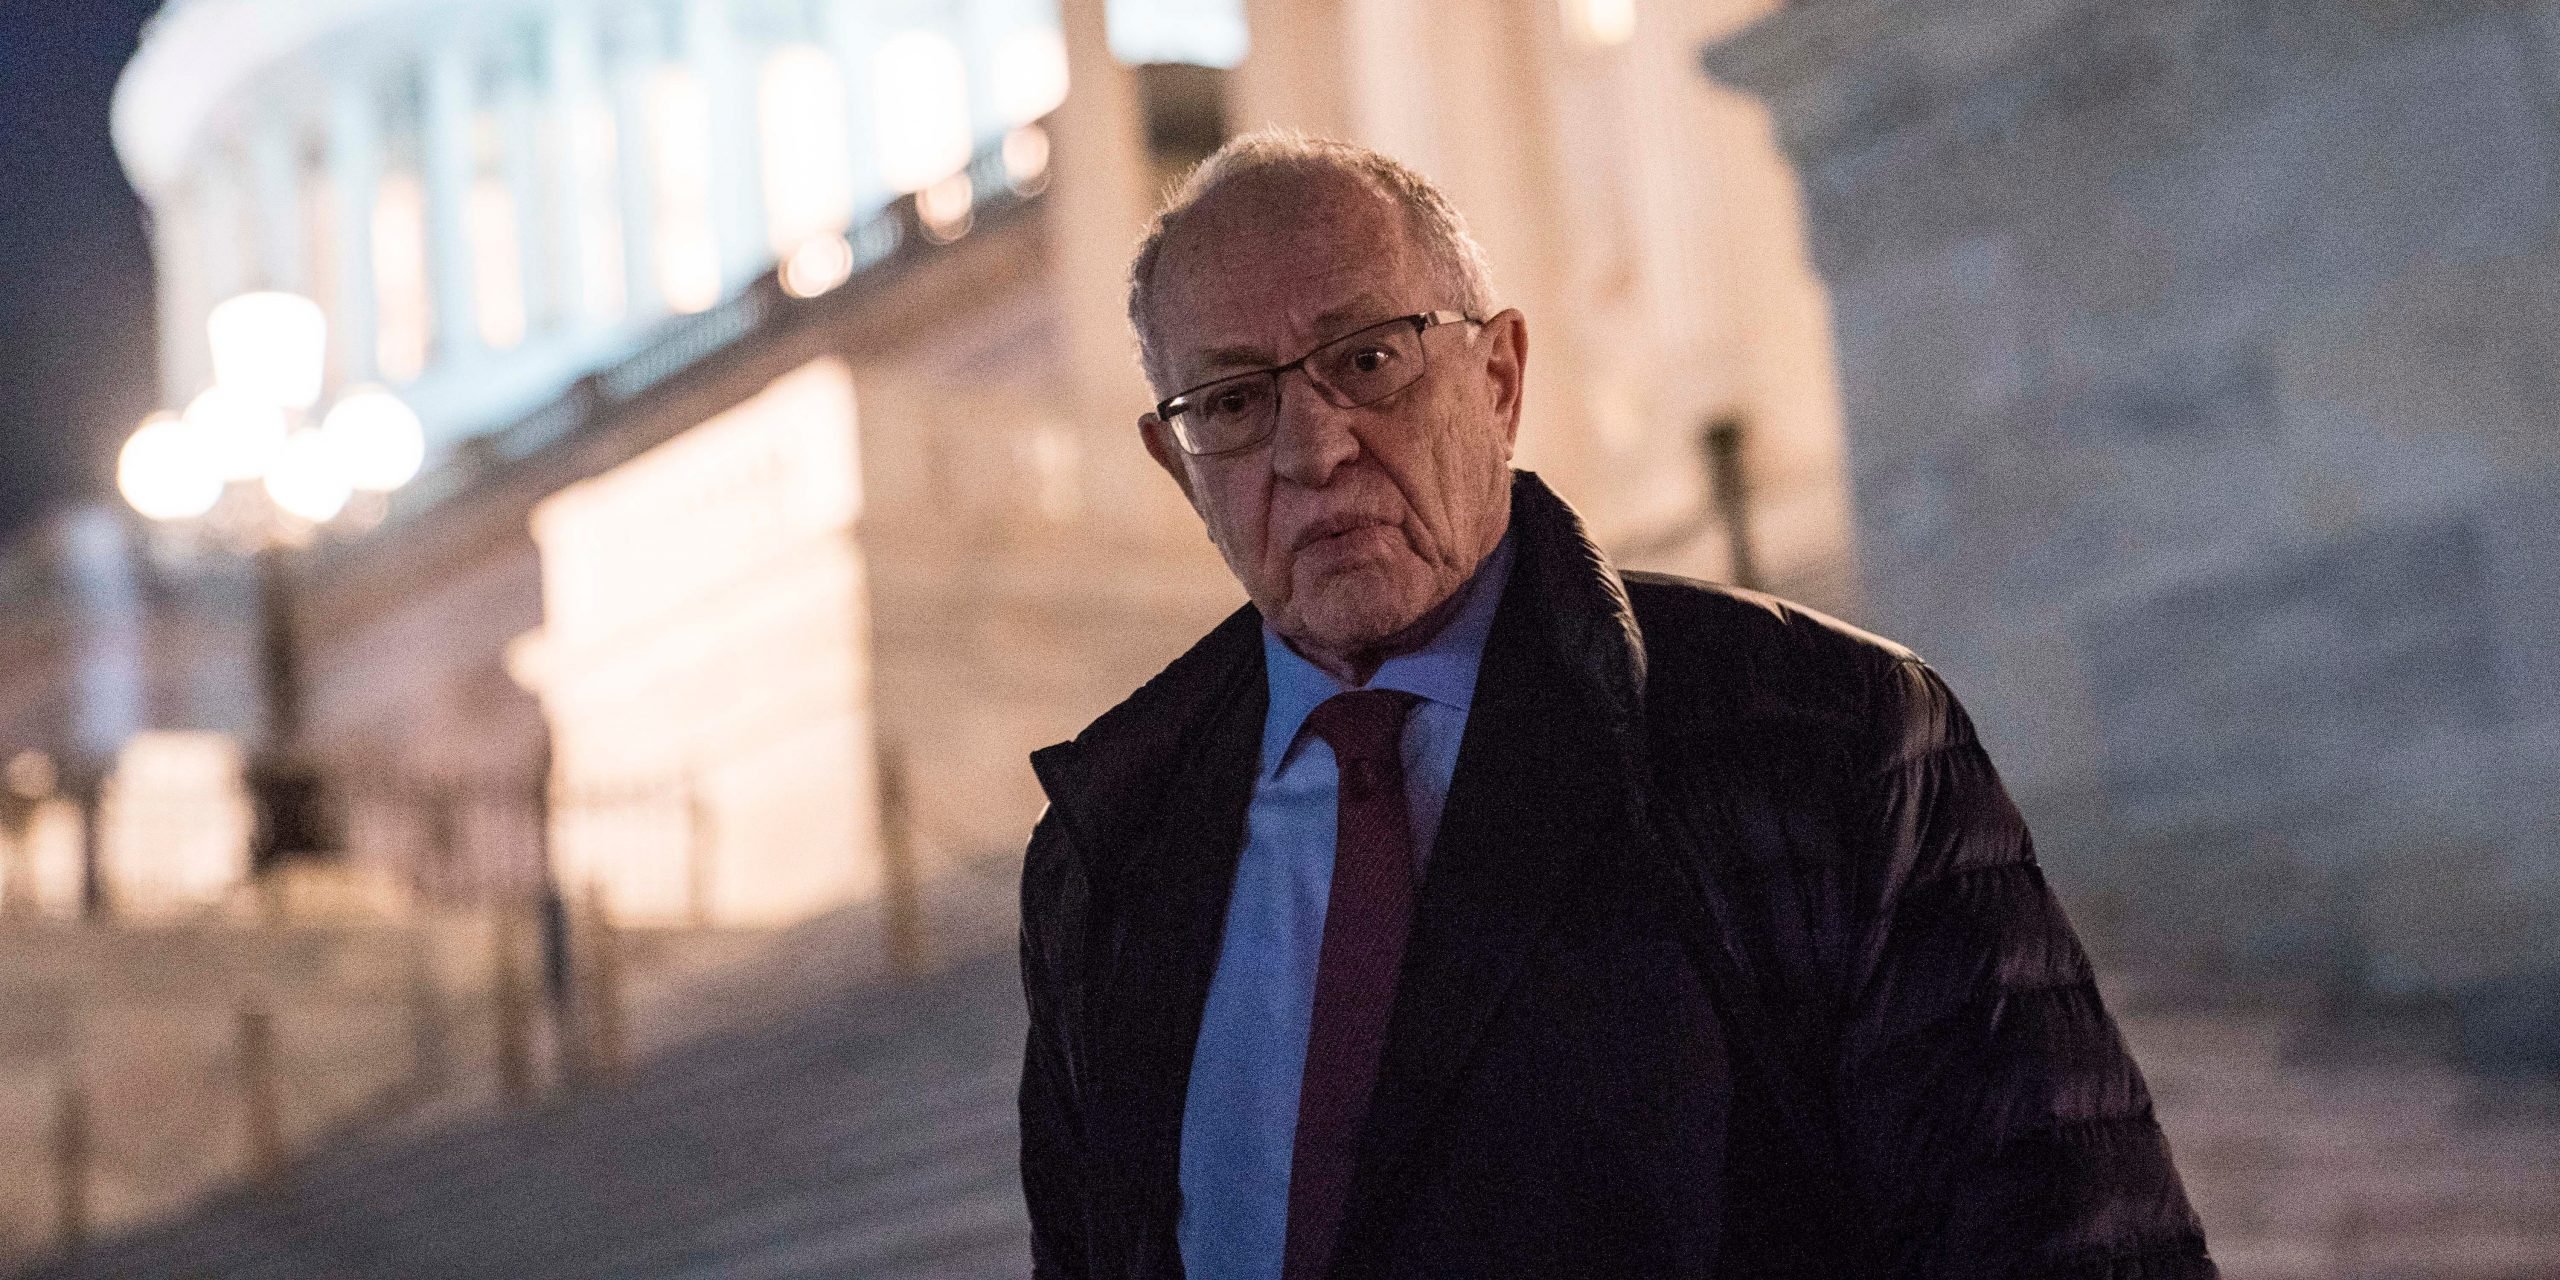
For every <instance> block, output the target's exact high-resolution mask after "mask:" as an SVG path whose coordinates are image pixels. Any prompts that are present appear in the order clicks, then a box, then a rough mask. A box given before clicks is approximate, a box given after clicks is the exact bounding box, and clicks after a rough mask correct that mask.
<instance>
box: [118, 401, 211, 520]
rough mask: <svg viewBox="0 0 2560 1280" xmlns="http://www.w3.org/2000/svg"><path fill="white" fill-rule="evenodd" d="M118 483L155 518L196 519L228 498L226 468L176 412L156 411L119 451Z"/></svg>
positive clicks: (141, 509) (128, 497)
mask: <svg viewBox="0 0 2560 1280" xmlns="http://www.w3.org/2000/svg"><path fill="white" fill-rule="evenodd" d="M116 488H117V489H118V490H120V491H122V492H123V494H124V500H125V501H126V502H129V503H132V504H133V509H134V510H136V511H139V512H141V513H142V514H144V515H146V516H149V517H150V518H152V519H154V520H192V519H194V518H195V517H197V516H200V515H203V514H204V513H205V512H208V511H211V510H213V504H215V503H217V502H220V501H221V500H222V472H221V469H220V468H219V467H217V466H216V465H215V464H214V458H213V451H212V449H210V448H209V447H207V445H206V442H205V440H204V439H203V437H202V436H201V435H200V434H199V433H197V432H196V431H195V430H194V429H193V428H192V427H190V426H188V425H187V424H186V423H185V422H184V421H182V420H180V419H179V417H178V415H176V414H174V413H167V412H162V413H155V414H152V415H151V416H150V417H148V418H145V419H143V420H142V426H141V428H140V429H139V430H136V431H135V432H134V433H133V436H132V438H131V439H128V440H126V441H125V442H124V450H123V452H121V453H119V454H118V455H117V456H116Z"/></svg>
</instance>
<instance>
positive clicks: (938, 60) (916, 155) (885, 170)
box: [871, 30, 970, 193]
mask: <svg viewBox="0 0 2560 1280" xmlns="http://www.w3.org/2000/svg"><path fill="white" fill-rule="evenodd" d="M871 85H872V94H873V98H872V107H873V112H874V114H875V118H876V119H877V120H878V122H879V128H880V137H879V157H880V179H881V181H882V182H884V183H886V184H888V187H889V189H890V190H892V191H896V192H901V193H903V192H908V191H916V190H921V189H923V188H925V187H929V186H932V185H933V184H934V183H936V182H940V181H941V180H942V179H944V178H947V177H950V176H951V175H952V174H955V173H958V172H959V171H961V170H962V169H964V168H967V167H968V164H969V152H970V137H969V72H968V67H967V64H966V63H964V62H963V61H962V59H961V57H960V49H959V47H958V46H957V45H954V44H953V43H951V41H950V40H949V39H948V38H946V37H944V36H942V35H939V34H937V33H935V32H931V31H922V30H917V31H902V32H899V33H898V34H896V35H894V36H891V37H889V38H888V39H887V40H885V41H882V42H881V45H880V50H879V52H878V53H877V54H875V55H874V56H873V58H872V70H871Z"/></svg>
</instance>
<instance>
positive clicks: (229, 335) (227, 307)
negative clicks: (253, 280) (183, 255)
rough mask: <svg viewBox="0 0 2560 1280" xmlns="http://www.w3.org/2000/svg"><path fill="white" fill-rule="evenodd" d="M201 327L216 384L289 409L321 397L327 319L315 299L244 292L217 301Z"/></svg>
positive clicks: (303, 405)
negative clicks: (210, 353) (210, 350)
mask: <svg viewBox="0 0 2560 1280" xmlns="http://www.w3.org/2000/svg"><path fill="white" fill-rule="evenodd" d="M204 327H205V337H206V338H207V340H208V341H209V342H210V344H211V346H212V348H213V380H214V382H215V383H216V384H217V385H219V386H222V387H225V388H228V389H230V390H232V391H237V392H240V393H241V394H243V395H248V396H253V397H255V398H257V399H259V400H262V401H264V402H266V403H268V404H273V405H281V406H283V407H285V408H288V409H308V408H310V407H311V406H312V405H313V404H314V403H316V402H317V401H318V400H319V399H320V379H321V377H322V375H323V374H324V373H325V372H326V371H327V368H326V365H325V364H324V360H325V359H326V357H327V355H328V340H329V321H328V317H327V316H325V315H323V314H322V313H321V310H320V304H319V303H317V302H313V301H312V300H311V299H309V298H306V297H303V296H302V295H301V294H298V293H279V292H276V291H273V290H264V291H261V292H257V293H244V294H241V295H239V296H237V297H234V298H227V299H225V300H223V301H222V302H220V303H218V304H216V305H215V307H214V308H213V311H212V313H211V314H209V315H207V316H206V317H205V322H204Z"/></svg>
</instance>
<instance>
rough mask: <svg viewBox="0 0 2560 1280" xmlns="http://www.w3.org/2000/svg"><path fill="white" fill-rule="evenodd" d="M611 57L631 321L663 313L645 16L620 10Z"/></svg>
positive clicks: (649, 27)
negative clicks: (659, 279) (659, 275)
mask: <svg viewBox="0 0 2560 1280" xmlns="http://www.w3.org/2000/svg"><path fill="white" fill-rule="evenodd" d="M616 17H617V20H618V22H619V23H620V26H619V29H618V30H616V31H615V33H614V35H615V40H614V45H613V48H614V53H613V55H612V70H611V72H610V74H611V77H612V82H613V83H612V91H613V150H614V166H613V177H614V191H615V196H616V199H617V201H618V203H619V204H620V207H621V211H622V264H623V277H622V281H623V283H622V309H623V313H624V314H625V315H627V316H630V317H633V318H635V319H645V318H647V317H651V316H655V315H658V314H660V313H661V312H664V311H665V310H666V308H667V304H666V297H665V294H664V293H663V292H662V291H661V290H660V289H659V288H658V269H657V268H658V246H657V227H658V219H657V216H656V214H657V203H658V193H657V188H656V185H655V183H656V170H657V165H656V153H655V151H654V150H653V147H654V145H655V142H654V139H653V137H652V134H651V131H650V128H649V77H650V75H651V74H652V73H653V72H655V71H656V70H657V65H658V56H659V55H658V49H659V37H658V26H657V23H656V21H655V20H654V19H653V17H652V15H651V13H650V11H649V10H647V9H645V8H641V7H638V6H630V7H626V8H624V9H622V10H621V11H620V12H619V13H618V14H617V15H616Z"/></svg>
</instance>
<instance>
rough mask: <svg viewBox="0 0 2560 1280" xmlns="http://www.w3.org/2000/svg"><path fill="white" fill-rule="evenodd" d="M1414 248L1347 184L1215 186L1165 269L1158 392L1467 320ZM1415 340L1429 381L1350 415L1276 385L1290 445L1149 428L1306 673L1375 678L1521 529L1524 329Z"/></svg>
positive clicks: (1154, 424) (1180, 233)
mask: <svg viewBox="0 0 2560 1280" xmlns="http://www.w3.org/2000/svg"><path fill="white" fill-rule="evenodd" d="M1412 241H1413V237H1412V235H1411V233H1410V231H1409V230H1408V228H1407V225H1406V220H1405V217H1404V215H1403V214H1402V213H1401V212H1400V211H1399V210H1398V209H1397V208H1396V207H1395V206H1394V205H1392V204H1390V203H1389V202H1388V201H1387V200H1386V199H1385V198H1384V197H1382V196H1380V195H1378V194H1377V193H1375V192H1373V191H1371V190H1369V189H1368V188H1366V187H1365V186H1363V185H1360V184H1358V183H1356V182H1354V181H1352V180H1349V179H1318V180H1313V181H1310V180H1306V179H1299V178H1291V177H1282V176H1274V175H1264V176H1259V177H1250V178H1244V179H1239V180H1237V181H1235V182H1232V183H1230V184H1228V185H1226V186H1224V187H1221V188H1219V189H1218V190H1216V191H1215V192H1213V193H1211V194H1210V195H1209V196H1208V197H1207V198H1205V199H1203V200H1202V201H1201V202H1200V203H1198V204H1196V205H1194V206H1192V208H1191V210H1190V211H1189V213H1187V214H1186V215H1185V216H1184V217H1183V218H1182V219H1181V220H1180V221H1179V222H1178V223H1177V224H1176V225H1175V227H1174V229H1173V231H1172V232H1171V233H1170V234H1169V235H1168V236H1167V237H1166V240H1165V243H1164V246H1163V248H1162V250H1161V252H1160V254H1159V256H1158V258H1157V260H1156V267H1155V277H1154V282H1153V283H1154V287H1155V294H1154V301H1153V303H1152V309H1151V319H1152V321H1153V325H1152V329H1153V333H1154V338H1155V347H1156V350H1157V352H1158V364H1159V366H1160V368H1159V370H1158V374H1159V376H1160V377H1161V378H1162V379H1163V380H1164V383H1165V385H1164V386H1162V387H1159V388H1158V393H1159V394H1163V395H1170V394H1172V393H1173V392H1175V391H1179V390H1184V389H1187V388H1190V387H1193V386H1196V385H1198V384H1200V383H1203V382H1207V381H1209V380H1211V379H1215V378H1219V377H1223V376H1226V375H1230V374H1235V373H1242V372H1247V371H1250V370H1254V369H1261V368H1268V367H1270V366H1273V365H1277V364H1281V363H1283V362H1286V361H1290V360H1295V359H1297V358H1298V357H1299V356H1301V355H1304V354H1305V353H1306V352H1307V351H1309V350H1310V349H1312V348H1314V347H1315V346H1317V345H1318V344H1320V343H1323V342H1326V341H1328V340H1330V339H1333V338H1337V337H1340V336H1342V335H1344V334H1348V333H1351V332H1352V331H1354V330H1357V329H1361V328H1365V327H1367V326H1369V325H1372V324H1375V323H1377V322H1379V321H1381V320H1387V319H1391V318H1394V317H1397V316H1404V315H1411V314H1413V313H1415V312H1421V311H1433V310H1451V311H1454V310H1458V309H1459V308H1460V306H1461V303H1460V300H1459V299H1458V298H1456V297H1454V296H1449V291H1448V287H1447V286H1446V285H1443V284H1441V283H1439V282H1438V281H1437V280H1436V279H1435V277H1434V273H1433V272H1432V271H1431V270H1430V267H1429V264H1428V263H1427V261H1426V260H1425V259H1424V258H1423V256H1422V255H1421V254H1420V253H1419V252H1418V251H1417V250H1416V248H1415V246H1414V245H1413V242H1412ZM1422 342H1423V345H1424V348H1425V350H1426V352H1427V360H1428V367H1429V372H1428V373H1427V374H1426V375H1425V376H1424V377H1423V378H1422V379H1421V380H1420V381H1418V382H1416V383H1415V384H1414V385H1412V386H1410V387H1407V388H1405V389H1404V390H1402V391H1399V392H1397V393H1395V394H1394V395H1391V396H1388V397H1387V398H1385V399H1383V400H1380V401H1377V402H1375V403H1372V404H1367V405H1362V406H1360V407H1358V408H1351V409H1343V408H1337V407H1335V406H1334V405H1332V404H1330V403H1328V402H1327V401H1326V400H1325V399H1324V398H1323V397H1322V396H1321V395H1319V394H1317V392H1316V390H1315V388H1314V387H1313V386H1312V385H1310V384H1309V383H1308V382H1307V380H1306V378H1305V376H1304V374H1303V373H1300V372H1296V371H1292V372H1290V373H1287V374H1284V375H1282V377H1281V383H1280V413H1279V425H1278V427H1277V428H1276V429H1275V430H1274V431H1273V432H1272V434H1271V437H1270V438H1269V439H1267V440H1265V441H1263V442H1262V443H1260V444H1257V445H1253V446H1251V447H1249V448H1245V449H1240V450H1237V451H1234V452H1232V453H1222V454H1215V455H1211V456H1207V457H1194V456H1192V455H1189V454H1185V453H1183V452H1181V450H1180V446H1179V445H1177V444H1176V443H1175V441H1174V439H1173V434H1172V431H1171V429H1170V428H1169V427H1167V426H1166V424H1164V423H1162V422H1160V421H1158V420H1157V419H1156V418H1155V416H1154V415H1153V414H1149V415H1148V416H1147V417H1145V418H1143V419H1141V420H1140V423H1139V429H1140V432H1141V434H1142V435H1143V436H1144V437H1145V440H1146V445H1147V449H1148V452H1149V453H1150V454H1152V455H1153V456H1154V457H1155V460H1156V461H1157V463H1158V464H1160V465H1162V466H1163V467H1164V469H1165V470H1166V471H1167V472H1169V473H1171V474H1172V476H1173V478H1174V480H1175V482H1176V483H1178V484H1180V485H1181V486H1182V491H1183V493H1184V495H1185V496H1187V497H1188V498H1189V499H1190V500H1191V505H1192V506H1193V508H1194V509H1196V510H1198V511H1199V513H1200V516H1201V519H1202V520H1203V521H1205V522H1206V523H1207V525H1208V528H1209V538H1210V540H1211V541H1212V542H1214V543H1216V544H1217V547H1218V550H1219V552H1220V554H1222V555H1224V556H1225V557H1226V561H1227V566H1228V568H1229V569H1230V570H1231V571H1233V572H1234V574H1235V575H1236V580H1237V581H1239V582H1241V583H1242V584H1243V585H1244V589H1245V593H1246V594H1247V595H1249V596H1251V597H1252V598H1253V602H1254V604H1255V605H1256V606H1257V607H1259V608H1260V609H1261V611H1262V615H1263V617H1264V619H1265V620H1267V621H1268V622H1269V623H1270V624H1271V626H1272V628H1273V629H1274V630H1276V631H1278V632H1279V633H1280V634H1281V635H1283V636H1285V637H1287V638H1288V639H1289V640H1290V641H1291V642H1292V643H1294V644H1295V645H1296V646H1297V648H1298V649H1299V651H1300V652H1302V653H1305V654H1306V655H1307V656H1308V657H1309V658H1311V659H1315V660H1316V661H1318V662H1320V663H1323V664H1325V665H1327V666H1332V667H1337V668H1343V669H1350V670H1354V671H1357V672H1359V673H1360V674H1361V675H1362V676H1363V677H1364V678H1365V674H1366V671H1367V670H1368V668H1369V666H1370V665H1371V664H1372V663H1374V661H1375V657H1376V655H1378V654H1380V653H1382V652H1387V651H1392V650H1394V649H1395V648H1397V647H1399V646H1400V644H1401V643H1403V642H1404V641H1405V640H1406V639H1407V636H1406V633H1408V632H1410V631H1412V630H1414V629H1415V628H1416V626H1417V624H1419V623H1421V622H1422V621H1423V620H1424V619H1425V618H1426V617H1427V616H1428V615H1430V614H1431V613H1432V610H1433V609H1434V608H1435V607H1436V606H1438V605H1439V604H1441V603H1442V602H1444V601H1446V600H1448V599H1449V598H1450V597H1451V596H1452V595H1453V594H1454V593H1455V592H1456V591H1457V589H1458V588H1459V587H1460V586H1462V585H1464V584H1465V582H1466V580H1467V578H1468V576H1469V575H1471V574H1472V573H1474V571H1475V568H1476V565H1477V563H1478V562H1479V561H1481V560H1482V559H1483V558H1484V556H1485V555H1486V554H1487V553H1488V552H1490V551H1491V550H1492V549H1493V547H1494V544H1495V543H1497V542H1499V541H1501V539H1502V533H1503V530H1504V528H1505V527H1506V526H1507V525H1508V523H1509V520H1510V506H1511V482H1510V461H1511V446H1512V442H1513V440H1514V438H1515V437H1516V436H1517V434H1518V430H1519V421H1520V386H1521V372H1522V369H1523V366H1524V363H1525V360H1526V356H1527V343H1528V338H1527V332H1526V329H1525V326H1524V325H1523V324H1522V322H1521V319H1520V315H1519V313H1518V312H1516V311H1506V312H1503V313H1502V314H1501V315H1499V316H1496V317H1493V318H1492V319H1491V321H1490V322H1489V323H1488V324H1486V325H1485V326H1484V327H1483V328H1482V329H1478V328H1477V327H1475V326H1472V325H1465V324H1444V325H1440V326H1436V327H1434V328H1432V329H1431V330H1429V331H1427V332H1425V333H1424V334H1423V335H1422ZM1364 658H1365V661H1364Z"/></svg>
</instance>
